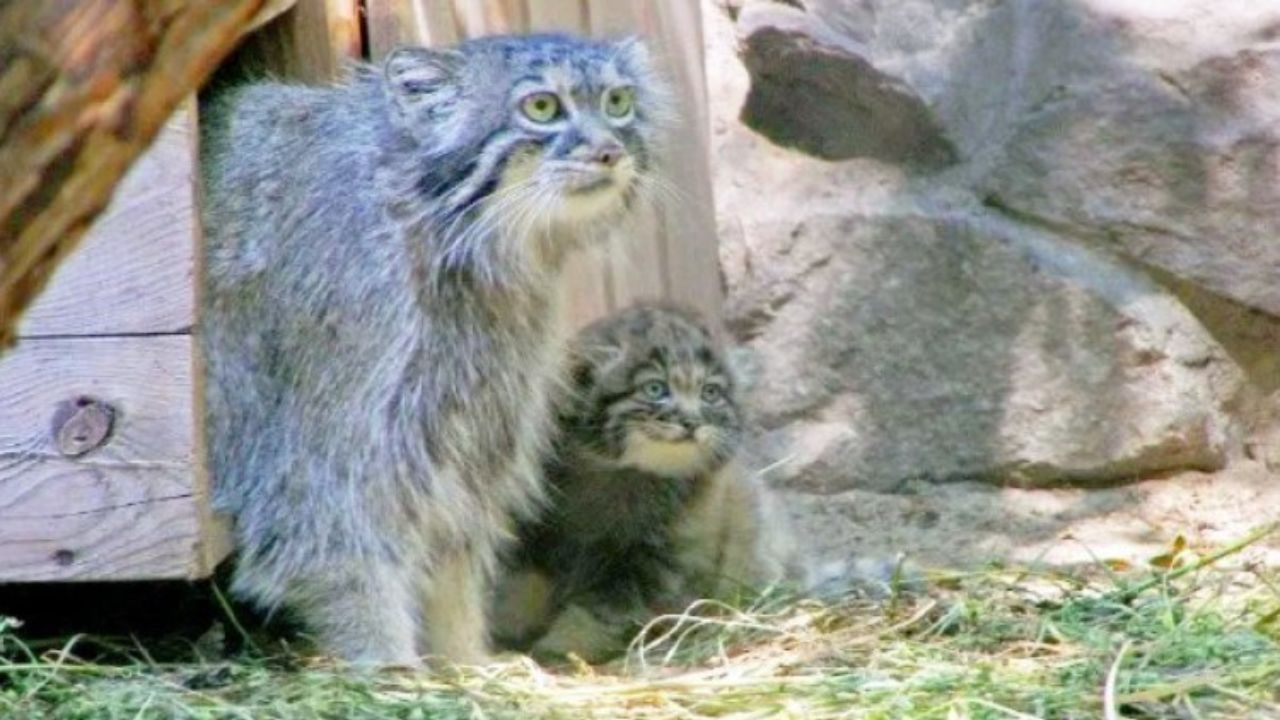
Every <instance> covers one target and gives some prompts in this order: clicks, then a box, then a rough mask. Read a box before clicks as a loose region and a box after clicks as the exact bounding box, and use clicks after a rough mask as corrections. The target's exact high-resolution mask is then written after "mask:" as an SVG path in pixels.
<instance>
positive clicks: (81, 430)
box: [53, 397, 116, 457]
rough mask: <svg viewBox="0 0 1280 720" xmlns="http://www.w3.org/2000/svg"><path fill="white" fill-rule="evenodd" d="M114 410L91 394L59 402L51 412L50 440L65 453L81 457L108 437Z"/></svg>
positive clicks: (100, 444) (103, 442) (113, 418)
mask: <svg viewBox="0 0 1280 720" xmlns="http://www.w3.org/2000/svg"><path fill="white" fill-rule="evenodd" d="M115 417H116V411H115V409H114V408H112V407H111V406H110V405H109V404H107V403H105V402H103V401H101V400H98V399H96V398H91V397H78V398H76V399H74V400H66V401H63V402H61V403H59V404H58V409H57V410H56V411H55V412H54V413H53V441H54V444H55V445H56V446H57V448H58V452H60V453H62V454H63V455H64V456H66V457H80V456H81V455H84V454H86V453H88V452H90V451H92V450H96V449H97V448H99V447H102V445H103V444H105V443H106V441H107V439H108V438H110V437H111V429H112V425H113V424H114V423H115Z"/></svg>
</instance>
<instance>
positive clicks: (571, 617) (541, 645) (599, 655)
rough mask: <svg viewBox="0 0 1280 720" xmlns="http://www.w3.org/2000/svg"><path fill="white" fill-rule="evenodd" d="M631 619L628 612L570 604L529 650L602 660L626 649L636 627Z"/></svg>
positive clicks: (587, 659) (550, 654)
mask: <svg viewBox="0 0 1280 720" xmlns="http://www.w3.org/2000/svg"><path fill="white" fill-rule="evenodd" d="M633 619H634V618H632V617H630V615H629V614H618V615H616V616H615V615H614V614H613V613H604V614H597V613H595V612H592V611H591V610H589V609H587V608H586V607H584V606H582V605H569V606H568V607H566V608H565V609H564V611H563V612H561V613H560V614H559V615H557V616H556V618H555V620H553V621H552V622H551V625H550V627H548V628H547V632H546V634H544V635H543V636H542V637H540V638H538V641H537V642H535V643H534V644H533V648H532V649H531V652H532V654H533V655H536V656H539V657H554V658H562V657H565V656H567V655H569V654H570V653H573V654H574V655H577V656H578V657H580V658H582V659H583V660H586V661H587V662H590V663H596V662H602V661H604V660H608V659H609V658H611V657H613V656H615V655H618V654H620V653H622V652H623V651H624V650H626V649H627V641H628V640H629V638H630V635H631V632H632V631H633V630H634V629H635V625H634V622H633Z"/></svg>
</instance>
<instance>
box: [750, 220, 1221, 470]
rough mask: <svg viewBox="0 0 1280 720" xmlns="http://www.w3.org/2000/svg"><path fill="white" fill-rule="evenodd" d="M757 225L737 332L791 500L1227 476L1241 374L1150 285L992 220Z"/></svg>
mask: <svg viewBox="0 0 1280 720" xmlns="http://www.w3.org/2000/svg"><path fill="white" fill-rule="evenodd" d="M745 227H746V232H745V234H744V235H743V236H741V240H740V241H741V242H742V243H743V245H744V247H741V248H740V249H739V250H738V256H737V262H736V263H735V265H734V266H730V267H728V268H726V275H727V276H728V277H729V278H730V286H729V287H730V295H729V298H730V302H729V304H728V306H727V317H726V321H727V323H728V325H729V328H730V330H731V331H733V333H734V334H735V335H736V336H737V337H738V338H739V339H741V340H743V341H744V342H746V343H747V344H748V345H749V346H750V347H752V348H753V349H755V350H756V352H757V353H758V355H759V357H760V358H761V362H762V371H761V377H762V378H765V379H766V380H767V381H766V382H763V383H760V386H759V387H758V389H757V390H756V391H755V393H754V395H753V407H754V408H755V410H756V414H757V420H758V421H759V422H760V424H761V426H762V429H763V431H764V439H765V441H766V443H767V444H768V445H771V446H774V447H775V448H776V450H775V453H774V454H775V455H777V456H780V457H786V458H788V462H785V463H784V464H783V465H781V466H780V467H779V468H778V470H777V471H776V472H777V476H778V477H779V478H780V480H781V482H782V483H783V484H785V485H786V486H788V487H791V488H803V489H805V490H807V491H810V492H819V493H830V492H837V491H842V490H847V489H851V488H863V489H875V490H880V491H885V492H890V491H894V490H895V489H896V488H898V487H900V486H901V485H902V484H903V483H906V482H908V481H911V480H917V479H924V480H927V481H930V482H954V481H961V480H974V479H978V480H988V481H992V482H996V483H1000V484H1012V485H1021V486H1045V485H1048V486H1052V485H1059V484H1099V483H1112V482H1123V481H1128V480H1133V479H1136V478H1140V477H1147V476H1151V475H1153V474H1156V473H1161V472H1165V471H1169V470H1177V469H1184V468H1197V469H1203V470H1212V469H1217V468H1220V467H1222V465H1223V464H1224V462H1225V459H1226V455H1227V449H1228V446H1229V445H1230V441H1231V440H1232V439H1233V436H1234V435H1235V432H1236V430H1235V429H1234V427H1233V420H1232V418H1231V416H1230V415H1229V414H1228V413H1227V411H1226V408H1227V407H1228V406H1229V405H1230V402H1231V399H1232V398H1234V397H1235V395H1237V394H1238V392H1239V391H1240V374H1239V372H1238V370H1237V369H1236V368H1235V366H1234V364H1232V363H1231V361H1230V360H1229V358H1228V357H1227V355H1226V354H1225V352H1224V351H1223V350H1222V348H1221V347H1220V346H1219V345H1218V344H1217V343H1216V342H1215V341H1214V340H1213V339H1212V338H1211V337H1210V336H1209V335H1208V333H1207V332H1205V331H1204V329H1203V328H1201V327H1200V325H1199V323H1198V322H1197V321H1196V319H1195V318H1194V317H1193V316H1192V315H1191V314H1190V313H1189V312H1187V311H1186V309H1185V308H1183V307H1182V306H1181V305H1180V304H1179V303H1178V302H1177V301H1176V300H1175V299H1174V298H1173V297H1172V296H1171V295H1169V294H1168V293H1167V292H1165V291H1164V290H1162V289H1161V288H1159V287H1158V286H1156V285H1155V284H1154V283H1151V282H1150V281H1147V280H1145V279H1144V278H1143V277H1142V276H1140V275H1138V274H1137V273H1134V272H1132V271H1128V270H1125V269H1124V268H1122V267H1120V266H1117V265H1114V264H1110V263H1108V262H1107V261H1106V260H1105V259H1103V258H1100V257H1097V256H1095V255H1094V254H1092V253H1091V252H1089V251H1087V250H1082V249H1079V248H1074V247H1071V246H1068V245H1064V244H1062V243H1061V242H1059V241H1057V240H1055V239H1054V238H1052V237H1050V236H1044V235H1040V234H1038V233H1036V232H1035V231H1032V230H1028V229H1026V228H1020V227H1017V226H1014V225H1012V224H1009V223H1007V222H1005V221H1003V220H1001V219H1000V218H998V217H994V216H991V215H984V214H983V212H982V211H981V210H974V211H971V212H953V213H951V214H942V213H939V214H937V215H935V216H932V217H930V216H923V215H906V214H901V215H890V214H882V215H878V216H866V215H859V214H852V213H846V214H838V215H809V216H807V217H805V218H804V219H802V220H798V221H792V220H777V221H769V220H766V221H760V222H754V223H751V224H749V225H746V226H745ZM730 242H733V241H732V240H730ZM732 254H733V253H732V251H730V252H729V253H728V255H732Z"/></svg>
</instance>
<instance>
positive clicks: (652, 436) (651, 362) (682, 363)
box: [569, 307, 742, 477]
mask: <svg viewBox="0 0 1280 720" xmlns="http://www.w3.org/2000/svg"><path fill="white" fill-rule="evenodd" d="M585 337H586V338H587V342H585V343H584V345H585V346H586V347H584V348H582V349H581V351H582V352H583V355H584V357H587V358H592V359H593V362H592V364H591V365H589V366H588V365H582V366H579V367H578V369H577V373H576V375H577V377H576V380H577V382H578V383H579V391H580V393H581V399H580V401H579V402H580V404H579V406H578V412H577V413H576V414H575V416H574V417H573V418H571V419H570V421H569V425H570V427H571V437H572V438H573V439H574V440H575V441H576V442H578V443H580V444H582V445H583V446H584V447H585V449H587V450H589V451H590V452H592V453H593V454H594V455H596V456H598V457H600V458H602V459H604V460H607V461H609V462H614V463H617V464H620V465H625V466H629V467H634V468H637V469H640V470H645V471H648V472H652V473H654V474H657V475H662V476H666V477H691V476H694V475H698V474H700V473H704V472H706V471H708V470H711V469H714V468H715V467H717V466H719V465H720V464H722V463H724V462H725V461H726V460H728V459H729V457H730V456H732V454H733V453H734V451H735V450H736V449H737V445H738V442H739V437H740V434H741V427H742V423H741V418H740V414H739V409H738V405H737V399H736V397H735V395H734V384H733V379H732V378H731V376H730V374H729V372H728V370H727V368H726V367H725V364H724V361H723V356H722V353H721V352H720V349H719V348H718V347H717V346H716V345H715V343H714V341H713V340H712V338H711V336H710V334H709V333H707V332H706V331H705V330H704V329H703V328H702V327H701V326H700V325H699V324H697V323H696V321H694V319H693V318H691V317H690V316H686V315H684V314H681V313H678V312H674V311H670V310H665V309H658V308H648V307H642V308H639V309H633V310H631V311H625V312H623V313H622V314H620V315H618V316H615V317H614V318H612V319H610V320H608V321H606V324H605V325H603V326H595V327H593V328H591V329H589V330H588V331H587V332H586V333H585Z"/></svg>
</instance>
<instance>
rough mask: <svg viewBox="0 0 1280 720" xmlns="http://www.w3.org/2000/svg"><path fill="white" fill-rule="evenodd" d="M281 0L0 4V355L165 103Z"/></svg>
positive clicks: (170, 106)
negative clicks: (23, 313)
mask: <svg viewBox="0 0 1280 720" xmlns="http://www.w3.org/2000/svg"><path fill="white" fill-rule="evenodd" d="M289 2H291V0H223V1H221V2H213V3H210V2H204V0H169V1H168V2H164V3H156V2H151V1H150V0H68V1H65V2H39V1H37V2H8V3H0V350H2V349H3V348H5V347H7V346H8V345H10V344H11V343H12V340H13V333H14V329H15V327H16V325H17V322H18V318H19V317H20V316H21V314H22V311H23V310H24V309H25V308H26V307H27V306H28V305H29V304H30V303H31V301H32V299H33V298H35V296H36V295H37V294H38V293H39V292H40V290H41V289H42V288H43V287H44V285H45V283H46V282H47V281H48V279H49V277H50V275H52V273H53V271H54V268H55V267H57V265H58V263H59V262H60V261H61V260H62V259H63V258H65V257H66V256H67V254H68V253H69V252H70V251H71V250H72V249H74V248H75V246H76V243H77V242H78V241H79V239H80V236H81V235H82V234H83V233H84V231H85V228H86V227H88V225H89V223H90V221H92V220H93V219H94V217H95V216H97V214H98V212H99V211H101V210H102V208H103V206H104V205H106V203H107V200H108V199H109V198H110V197H111V192H112V189H113V188H114V187H115V185H116V183H117V182H119V180H120V178H121V177H122V176H123V175H124V173H125V170H127V169H128V167H129V165H130V163H132V162H133V161H134V159H135V158H136V157H137V156H138V155H139V154H140V153H141V152H142V151H143V150H144V149H145V148H146V147H147V145H149V144H150V143H151V142H152V140H153V139H154V138H155V136H156V133H158V132H159V130H160V127H161V126H162V125H163V124H164V122H165V119H166V118H167V117H168V116H169V115H170V114H171V113H172V112H173V111H174V108H176V107H177V105H178V104H179V103H181V102H182V101H183V100H184V99H185V98H186V97H187V96H189V95H190V94H191V92H192V91H193V90H194V89H195V88H197V87H199V85H200V83H202V82H203V81H204V79H205V78H206V77H208V75H209V73H210V72H211V71H212V70H213V68H214V67H216V66H217V64H218V62H219V61H220V60H221V59H222V58H223V57H224V56H225V55H226V53H227V52H229V51H230V50H231V48H232V46H234V45H235V43H236V41H237V40H238V39H239V38H240V36H241V34H242V33H243V32H244V31H245V30H246V29H247V28H249V27H251V26H252V24H253V23H254V22H256V21H260V20H264V19H266V18H269V17H270V16H271V15H272V14H273V13H276V12H279V11H280V10H282V9H283V7H284V6H286V5H287V4H288V3H289Z"/></svg>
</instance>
